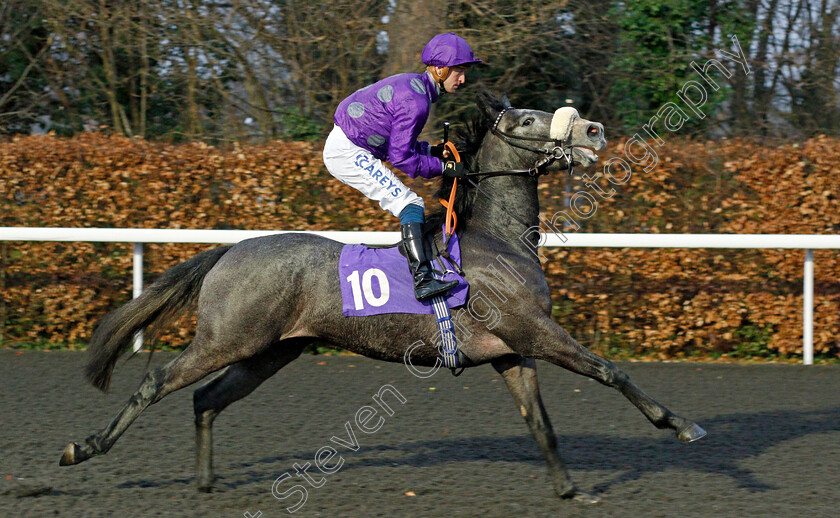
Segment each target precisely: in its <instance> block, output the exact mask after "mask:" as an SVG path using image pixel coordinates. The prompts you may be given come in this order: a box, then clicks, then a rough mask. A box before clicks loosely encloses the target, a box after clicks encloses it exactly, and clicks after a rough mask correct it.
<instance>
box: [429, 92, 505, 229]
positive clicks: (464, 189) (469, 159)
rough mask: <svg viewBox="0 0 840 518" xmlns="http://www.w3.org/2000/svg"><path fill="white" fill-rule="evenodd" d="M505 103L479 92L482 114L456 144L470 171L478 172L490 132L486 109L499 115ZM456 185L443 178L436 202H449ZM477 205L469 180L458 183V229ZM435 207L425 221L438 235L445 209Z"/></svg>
mask: <svg viewBox="0 0 840 518" xmlns="http://www.w3.org/2000/svg"><path fill="white" fill-rule="evenodd" d="M505 101H506V98H504V97H497V96H495V95H493V94H492V93H490V92H489V91H487V90H482V91H480V92H479V93H478V95H477V99H476V102H477V104H478V106H479V113H480V115H477V116H473V117H470V118H466V119H464V120H463V121H462V125H461V126H462V127H461V128H459V129H458V131H457V134H456V138H455V139H454V140H453V143H454V144H455V147H456V148H457V149H458V152H459V154H460V155H461V161H462V162H463V163H464V164H466V165H467V168H468V169H469V170H470V171H477V170H478V168H477V164H476V155H477V154H478V149H479V148H480V147H481V143H482V141H483V140H484V137H485V135H487V131H488V130H489V129H490V122H491V121H490V120H489V119H488V115H487V114H488V110H487V108H490V109H492V110H493V111H496V112H498V111H501V110H502V109H504V108H505V107H506V104H505ZM453 183H454V180H453V179H452V178H447V177H441V182H440V187H439V188H438V190H437V192H435V194H434V197H435V200H438V199H444V200H447V201H448V200H449V195H450V194H451V192H452V184H453ZM474 203H475V188H473V186H472V185H470V183H469V182H468V181H466V180H464V179H462V180H461V181H459V182H458V188H457V190H456V191H455V213H456V214H457V215H458V222H457V226H456V227H455V228H456V229H457V230H463V229H465V228H466V226H467V225H468V224H469V221H470V218H471V217H472V208H473V204H474ZM435 205H437V207H438V208H437V209H435V210H433V211H431V212H430V213H429V215H428V216H427V217H426V221H428V228H430V229H433V230H434V231H435V232H436V231H437V230H438V229H440V228H441V226H442V225H443V224H444V220H445V217H446V209H445V208H444V207H443V206H442V205H440V204H438V203H437V202H436V203H435Z"/></svg>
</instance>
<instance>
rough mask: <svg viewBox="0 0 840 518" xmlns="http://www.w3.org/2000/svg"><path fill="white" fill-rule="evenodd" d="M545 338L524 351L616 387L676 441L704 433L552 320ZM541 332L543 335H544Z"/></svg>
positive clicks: (693, 437)
mask: <svg viewBox="0 0 840 518" xmlns="http://www.w3.org/2000/svg"><path fill="white" fill-rule="evenodd" d="M547 327H548V329H546V333H547V335H548V338H549V340H548V341H547V342H546V341H544V339H540V340H539V341H538V342H537V343H536V344H535V345H534V347H533V348H528V349H529V350H528V353H529V354H528V355H529V356H530V355H533V357H535V358H538V359H541V360H546V361H549V362H551V363H554V364H555V365H559V366H561V367H563V368H565V369H568V370H570V371H572V372H576V373H578V374H581V375H583V376H587V377H589V378H592V379H594V380H596V381H598V382H600V383H602V384H604V385H606V386H608V387H613V388H615V389H617V390H619V391H620V392H621V393H622V394H624V396H625V397H626V398H627V399H628V400H630V402H631V403H633V404H634V405H635V406H636V408H638V409H639V410H640V411H641V412H642V414H644V416H645V417H646V418H647V419H648V420H649V421H650V422H651V423H653V425H654V426H656V427H657V428H670V429H672V430H674V431H675V432H676V434H677V437H678V438H679V440H680V441H682V442H684V443H689V442H693V441H696V440H698V439H701V438H702V437H704V436H705V435H706V431H705V430H703V429H702V428H701V427H700V426H698V425H697V424H696V423H694V422H693V421H690V420H688V419H685V418H683V417H680V416H678V415H676V414H674V413H673V412H671V411H670V410H668V409H667V408H665V407H664V406H662V405H660V404H659V403H658V402H656V401H655V400H654V399H653V398H652V397H650V396H648V395H647V394H645V392H644V391H642V390H641V389H640V388H639V387H638V386H636V384H635V383H633V382H632V381H631V380H630V377H629V376H628V375H627V374H626V373H625V372H624V371H622V370H621V369H619V368H618V367H616V366H615V365H614V364H613V363H612V362H610V361H609V360H607V359H606V358H602V357H601V356H598V355H597V354H595V353H593V352H592V351H590V350H589V349H587V348H586V347H584V346H582V345H581V344H579V343H578V342H577V340H575V339H574V338H572V337H571V336H570V335H569V334H568V333H567V332H566V330H564V329H563V328H562V327H560V326H559V325H557V324H555V323H554V322H550V324H549V325H548V326H547ZM544 336H545V335H544Z"/></svg>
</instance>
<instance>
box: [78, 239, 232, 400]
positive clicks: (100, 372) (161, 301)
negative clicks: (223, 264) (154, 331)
mask: <svg viewBox="0 0 840 518" xmlns="http://www.w3.org/2000/svg"><path fill="white" fill-rule="evenodd" d="M230 248H231V247H230V246H222V247H218V248H214V249H213V250H207V251H204V252H201V253H200V254H198V255H196V256H195V257H193V258H191V259H189V260H187V261H184V262H183V263H181V264H179V265H176V266H174V267H172V268H170V269H169V270H167V271H166V272H164V273H163V275H161V276H160V278H159V279H158V280H157V281H155V283H154V284H152V285H151V286H149V287H148V288H147V289H146V290H145V291H144V292H143V294H142V295H140V296H139V297H137V298H136V299H134V300H132V301H131V302H129V303H127V304H125V305H124V306H121V307H119V308H117V309H115V310H114V311H111V312H110V313H108V314H107V315H105V316H104V317H102V319H101V320H100V321H99V323H98V324H97V326H96V330H95V331H94V332H93V337H92V338H91V342H90V347H89V348H88V363H87V366H86V367H85V378H87V380H88V381H89V382H90V383H91V384H92V385H93V386H94V387H96V388H98V389H99V390H101V391H103V392H107V391H108V386H109V385H110V384H111V373H112V372H113V371H114V365H116V363H117V360H118V359H119V357H120V356H121V355H122V354H123V353H125V352H126V350H128V348H129V347H130V346H131V344H132V341H133V338H134V335H135V333H137V332H138V331H140V330H141V329H143V328H145V327H147V326H148V325H150V324H152V323H153V322H156V321H159V323H164V322H165V321H167V320H170V319H171V318H172V317H174V316H175V315H177V314H178V313H180V311H181V310H183V309H184V308H186V307H187V305H189V304H190V303H191V302H193V301H194V300H195V299H196V298H197V297H198V293H199V291H200V290H201V284H202V282H203V280H204V277H205V276H206V275H207V272H209V271H210V270H211V269H212V268H213V266H215V265H216V263H217V262H218V261H219V259H220V258H221V257H222V256H223V255H224V254H225V253H226V252H227V251H228V250H229V249H230Z"/></svg>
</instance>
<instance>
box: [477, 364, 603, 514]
mask: <svg viewBox="0 0 840 518" xmlns="http://www.w3.org/2000/svg"><path fill="white" fill-rule="evenodd" d="M493 367H494V368H495V369H496V371H498V372H499V374H501V375H502V378H503V379H504V380H505V383H506V384H507V387H508V390H510V393H511V395H512V396H513V400H514V402H515V403H516V406H517V408H518V409H519V412H520V413H521V414H522V417H524V418H525V422H526V423H528V428H530V429H531V435H533V436H534V439H535V440H536V441H537V444H539V445H540V449H541V450H542V452H543V455H544V456H545V460H546V463H547V464H548V472H549V474H550V475H551V480H552V483H553V484H554V491H555V492H556V493H557V495H558V496H560V497H561V498H573V499H575V500H579V501H583V502H587V503H595V502H598V501H599V499H598V498H597V497H595V496H592V495H589V494H586V493H583V492H581V491H578V490H577V488H576V487H575V484H574V483H573V482H572V480H571V478H569V473H568V472H567V471H566V468H565V466H564V465H563V461H562V460H561V459H560V455H559V454H558V453H557V439H556V437H555V436H554V430H553V429H552V428H551V421H549V419H548V414H547V413H546V411H545V407H543V403H542V398H540V390H539V386H538V385H537V367H536V362H535V361H534V360H533V359H530V358H523V357H521V356H504V357H502V358H499V359H497V360H494V361H493Z"/></svg>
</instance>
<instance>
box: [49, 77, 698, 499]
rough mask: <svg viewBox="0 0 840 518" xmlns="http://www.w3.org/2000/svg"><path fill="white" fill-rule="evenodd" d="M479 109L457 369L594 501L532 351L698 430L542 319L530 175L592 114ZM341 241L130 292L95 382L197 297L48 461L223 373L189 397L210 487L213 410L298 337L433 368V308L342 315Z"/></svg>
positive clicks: (288, 351)
mask: <svg viewBox="0 0 840 518" xmlns="http://www.w3.org/2000/svg"><path fill="white" fill-rule="evenodd" d="M478 105H479V108H480V110H481V112H482V114H483V117H484V120H483V122H481V123H479V124H475V125H474V126H473V127H472V128H471V129H469V130H468V131H467V138H466V140H465V143H464V146H465V147H466V149H465V151H466V155H468V156H469V164H470V166H471V170H472V171H474V172H475V173H476V178H477V179H478V181H475V179H474V178H468V181H467V182H463V181H462V182H461V183H463V184H464V185H463V186H461V187H460V188H459V189H458V191H457V198H456V200H455V205H456V207H457V211H458V213H459V223H458V235H459V240H460V245H461V254H462V263H461V265H462V267H463V270H464V272H465V275H466V278H467V279H468V281H469V282H470V299H469V300H468V303H467V304H466V306H465V307H464V308H463V309H458V310H454V312H453V316H454V318H455V319H456V322H457V326H456V329H457V335H458V339H459V345H460V350H461V351H462V352H463V353H464V354H465V356H466V357H467V359H468V363H467V367H474V366H477V365H481V364H485V363H490V364H492V365H493V367H494V368H495V369H496V370H497V371H498V372H499V373H500V374H501V376H502V377H503V378H504V381H505V383H506V384H507V387H508V389H509V390H510V392H511V394H512V395H513V398H514V401H515V403H516V406H517V408H519V410H520V412H521V413H522V416H523V417H524V418H525V421H526V422H527V424H528V427H529V428H530V430H531V433H532V435H533V436H534V438H535V439H536V441H537V442H538V443H539V446H540V448H541V449H542V452H543V454H544V456H545V458H546V461H547V464H548V470H549V472H550V475H551V478H552V483H553V486H554V490H555V491H556V493H557V495H559V496H560V497H561V498H564V499H575V500H579V501H582V502H596V501H598V497H596V496H594V495H590V494H587V493H585V492H582V491H580V490H578V489H577V488H576V487H575V484H574V483H573V482H572V480H571V479H570V477H569V475H568V472H567V471H566V469H565V468H564V466H563V462H562V460H561V459H560V456H559V454H558V452H557V441H556V437H555V435H554V431H553V429H552V427H551V423H550V422H549V418H548V415H547V414H546V412H545V409H544V407H543V404H542V401H541V398H540V394H539V389H538V386H537V376H536V363H535V360H537V359H539V360H544V361H546V362H550V363H553V364H555V365H559V366H561V367H563V368H565V369H568V370H570V371H573V372H576V373H578V374H582V375H584V376H587V377H589V378H592V379H594V380H596V381H598V382H600V383H602V384H604V385H607V386H609V387H613V388H615V389H617V390H619V391H620V392H621V393H622V394H624V396H625V397H627V399H629V400H630V402H632V403H633V404H634V405H635V406H636V407H637V408H638V409H639V410H640V411H641V412H642V414H644V416H645V417H646V418H647V419H648V420H650V422H651V423H653V425H654V426H656V427H657V428H669V429H671V430H673V431H674V432H675V434H676V435H677V437H678V438H679V439H680V440H681V441H683V442H685V443H688V442H692V441H695V440H697V439H700V438H701V437H703V436H704V435H705V434H706V432H705V431H704V430H703V429H702V428H701V427H699V426H698V425H697V424H695V423H694V422H692V421H690V420H687V419H685V418H682V417H679V416H677V415H675V414H673V413H672V412H671V411H670V410H668V409H667V408H665V407H664V406H662V405H660V404H659V403H657V402H656V401H654V400H653V399H652V398H651V397H650V396H648V395H647V394H645V393H644V392H643V391H642V390H641V389H639V388H638V387H637V386H636V385H635V384H634V383H633V382H632V381H631V380H630V379H629V377H628V376H627V374H625V373H624V372H623V371H621V370H620V369H619V368H617V367H616V366H615V365H613V364H612V363H611V362H610V361H608V360H606V359H604V358H602V357H600V356H598V355H596V354H594V353H592V352H591V351H589V350H588V349H587V348H586V347H584V346H582V345H581V344H579V343H578V342H577V341H576V340H575V339H574V338H572V337H571V336H570V335H569V334H568V333H567V332H566V331H565V330H564V329H563V328H562V327H560V326H559V325H558V324H557V323H556V322H554V321H553V320H552V319H551V295H550V293H549V288H548V285H547V284H546V280H545V275H544V273H543V270H542V266H541V263H540V260H539V258H538V256H537V255H536V254H535V250H536V242H535V240H536V239H537V238H538V233H537V232H535V231H534V230H533V229H535V228H538V227H537V226H538V225H539V200H538V195H537V183H538V177H539V176H540V174H544V173H547V172H552V171H553V172H556V171H560V170H563V169H568V168H569V167H572V166H574V165H577V164H579V165H581V166H584V167H586V166H589V165H592V164H593V163H594V162H595V161H597V156H596V155H595V153H594V152H593V151H592V150H593V149H594V150H600V149H603V147H604V146H605V145H606V141H605V140H604V130H603V127H602V126H601V124H598V123H595V122H590V121H587V120H585V119H582V118H579V117H568V113H566V115H567V116H566V117H560V120H559V121H558V114H559V113H560V112H561V111H562V110H563V109H561V110H558V112H556V113H555V114H551V113H547V112H543V111H537V110H528V109H513V108H511V107H510V103H509V102H508V101H507V99H506V98H501V99H500V98H498V97H495V96H493V95H491V94H489V93H484V94H482V95H480V96H479V101H478ZM575 115H576V112H575ZM451 184H452V179H445V180H444V181H443V183H442V187H441V192H442V193H444V194H445V193H447V192H448V191H449V190H450V189H451ZM440 221H441V217H440V216H439V217H437V218H435V217H431V218H430V225H429V228H437V229H438V230H437V232H436V233H435V232H432V233H431V234H432V238H433V239H435V240H436V241H437V242H438V243H440V242H441V235H440V234H441V232H440V230H439V229H440V228H441V226H440ZM529 230H530V231H529ZM435 234H436V235H435ZM523 236H524V237H523ZM341 248H342V244H341V243H338V242H336V241H332V240H329V239H325V238H322V237H319V236H315V235H308V234H277V235H271V236H266V237H260V238H257V239H249V240H246V241H242V242H240V243H238V244H236V245H233V246H222V247H218V248H215V249H212V250H208V251H205V252H202V253H200V254H198V255H196V256H195V257H193V258H192V259H189V260H187V261H185V262H183V263H181V264H179V265H176V266H175V267H173V268H171V269H170V270H168V271H166V272H165V273H163V274H162V275H161V276H160V278H159V279H158V280H157V281H156V282H155V283H154V284H152V285H151V286H150V287H149V288H148V289H147V290H146V291H145V292H144V293H143V294H142V295H141V296H140V297H138V298H137V299H134V300H132V301H131V302H129V303H127V304H125V305H124V306H122V307H120V308H118V309H116V310H114V311H112V312H111V313H109V314H107V315H105V316H104V317H103V319H102V320H101V321H100V323H99V325H98V326H97V328H96V330H95V332H94V335H93V338H92V341H91V344H90V349H89V355H90V358H89V362H88V365H87V367H86V371H85V375H86V377H87V379H88V380H89V381H90V382H91V383H92V384H93V385H94V386H95V387H97V388H99V389H101V390H103V391H107V389H108V386H109V383H110V379H111V374H112V372H113V369H114V366H115V363H116V362H117V359H118V358H119V357H120V355H122V354H123V353H125V352H126V351H127V350H128V349H129V348H130V347H131V344H132V342H133V336H134V334H135V333H136V332H138V331H139V330H141V329H143V328H145V327H147V326H149V325H151V324H153V323H155V322H160V321H166V320H168V319H170V318H171V317H172V316H173V314H174V313H176V312H177V310H179V309H182V308H184V307H186V306H187V305H189V304H191V303H193V302H195V300H196V299H197V304H198V309H197V311H198V313H197V319H198V323H197V328H196V332H195V338H194V339H193V340H192V342H191V343H190V344H189V346H188V347H187V348H186V349H184V351H183V352H181V354H179V355H178V356H177V357H176V358H175V359H173V360H172V361H170V362H169V363H167V364H166V365H164V366H163V367H160V368H157V369H154V370H151V371H150V372H148V373H147V374H146V376H145V378H144V379H143V381H142V383H141V385H140V387H139V388H138V389H137V391H136V392H135V393H134V394H133V395H132V396H131V397H130V398H129V400H128V402H127V403H126V405H125V406H124V407H123V408H122V410H121V411H120V412H119V413H118V414H117V416H116V417H115V418H114V419H113V420H112V421H111V423H110V424H108V425H107V426H106V427H105V428H104V429H102V430H101V431H99V432H97V433H94V434H93V435H91V436H89V437H88V438H87V439H86V440H85V441H83V442H82V443H81V444H79V443H76V442H74V443H71V444H69V445H68V446H67V448H66V449H65V450H64V453H63V456H62V457H61V460H60V464H61V465H62V466H66V465H73V464H78V463H80V462H83V461H85V460H87V459H89V458H91V457H93V456H95V455H101V454H104V453H106V452H107V451H108V450H109V449H110V448H111V447H112V446H113V445H114V443H115V442H116V441H117V439H118V438H119V437H120V436H121V435H122V434H123V432H125V430H126V429H127V428H128V427H129V426H130V425H131V423H132V422H133V421H134V420H135V419H136V418H137V416H138V415H140V413H141V412H143V410H144V409H145V408H146V407H147V406H149V405H151V404H153V403H156V402H157V401H160V400H161V399H162V398H163V397H164V396H166V395H167V394H169V393H170V392H173V391H175V390H178V389H180V388H183V387H185V386H187V385H190V384H192V383H195V382H197V381H199V380H201V379H202V378H204V377H205V376H207V375H209V374H211V373H214V372H217V371H220V370H221V372H220V373H219V374H218V375H217V376H216V377H214V378H213V379H212V380H210V381H209V382H207V383H206V384H205V385H203V386H201V387H200V388H198V389H197V390H196V391H195V393H194V410H195V423H196V442H197V468H196V470H197V475H196V482H197V485H198V488H199V489H200V490H203V491H210V490H211V489H212V484H213V478H214V476H213V468H212V425H213V421H214V419H215V418H216V416H218V415H219V413H220V412H221V411H222V410H224V409H225V408H226V407H227V406H228V405H230V404H231V403H233V402H235V401H237V400H239V399H241V398H243V397H245V396H247V395H248V394H250V393H251V392H252V391H253V390H254V389H255V388H256V387H257V386H259V385H260V383H262V382H263V381H265V380H266V379H268V378H269V377H271V376H272V375H273V374H274V373H276V372H277V371H278V370H279V369H281V368H283V367H284V366H285V365H287V364H288V363H290V362H291V361H292V360H294V359H296V358H297V357H298V356H299V355H300V354H301V352H302V351H303V349H304V347H306V345H307V344H310V343H313V342H315V341H318V342H326V343H328V344H332V345H334V346H336V347H340V348H344V349H346V350H349V351H352V352H354V353H358V354H361V355H364V356H367V357H370V358H374V359H378V360H384V361H389V362H403V361H405V360H406V358H407V356H408V355H407V354H406V351H407V348H408V347H409V345H410V344H415V343H422V344H423V345H421V346H418V347H415V348H412V349H411V354H410V363H411V366H412V367H413V368H415V369H416V368H418V367H423V368H430V367H435V366H439V365H440V363H439V362H440V360H439V356H438V352H437V349H436V348H435V346H434V343H433V341H432V337H434V336H435V335H436V332H437V325H436V322H435V317H434V316H433V315H407V314H386V315H377V316H369V317H350V318H347V317H344V316H343V315H342V302H341V296H340V293H341V291H340V289H339V279H338V275H337V274H338V260H339V255H340V253H341ZM493 308H495V311H493ZM491 317H492V318H491ZM394 337H401V339H400V340H395V339H394ZM427 342H429V343H428V345H426V343H427ZM222 369H224V370H222Z"/></svg>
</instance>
